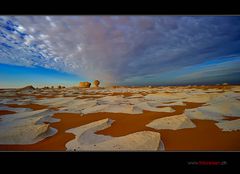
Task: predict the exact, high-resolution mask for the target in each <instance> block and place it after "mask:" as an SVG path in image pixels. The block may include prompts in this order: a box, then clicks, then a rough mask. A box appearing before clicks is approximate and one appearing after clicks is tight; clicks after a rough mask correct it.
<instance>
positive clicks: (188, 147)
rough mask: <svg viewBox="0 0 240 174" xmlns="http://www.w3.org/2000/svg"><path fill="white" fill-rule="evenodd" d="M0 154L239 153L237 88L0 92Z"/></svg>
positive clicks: (239, 135)
mask: <svg viewBox="0 0 240 174" xmlns="http://www.w3.org/2000/svg"><path fill="white" fill-rule="evenodd" d="M0 150H1V151H16V150H17V151H18V150H20V151H48V150H50V151H66V150H67V151H118V150H127V151H128V150H130V151H135V150H141V151H206V150H207V151H208V150H210V151H239V150H240V86H237V85H232V86H231V85H216V86H178V87H174V86H172V87H170V86H169V87H115V88H113V87H109V88H76V87H72V88H62V89H58V88H53V89H51V88H50V89H43V88H41V89H30V88H29V89H28V88H23V89H0Z"/></svg>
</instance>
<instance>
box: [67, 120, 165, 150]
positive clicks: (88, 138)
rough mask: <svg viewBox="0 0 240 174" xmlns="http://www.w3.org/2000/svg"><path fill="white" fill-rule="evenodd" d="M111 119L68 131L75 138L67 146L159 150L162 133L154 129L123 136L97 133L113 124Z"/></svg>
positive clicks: (75, 147) (72, 147) (76, 148)
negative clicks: (153, 130)
mask: <svg viewBox="0 0 240 174" xmlns="http://www.w3.org/2000/svg"><path fill="white" fill-rule="evenodd" d="M111 124H112V121H111V120H110V119H103V120H99V121H96V122H93V123H90V124H87V125H83V126H80V127H77V128H73V129H69V130H67V131H66V132H68V133H73V134H74V135H75V136H76V137H75V139H73V140H71V141H69V142H68V143H67V144H66V145H65V146H66V148H67V151H127V150H132V151H135V150H155V151H157V150H159V149H161V148H160V147H159V146H160V145H161V143H160V134H159V133H157V132H152V131H141V132H136V133H133V134H129V135H126V136H122V137H111V136H105V135H97V134H95V132H96V131H98V130H102V129H106V128H107V127H109V126H111Z"/></svg>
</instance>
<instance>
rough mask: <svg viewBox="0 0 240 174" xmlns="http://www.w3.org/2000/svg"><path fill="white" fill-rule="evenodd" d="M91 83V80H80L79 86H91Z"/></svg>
mask: <svg viewBox="0 0 240 174" xmlns="http://www.w3.org/2000/svg"><path fill="white" fill-rule="evenodd" d="M90 86H91V83H90V82H80V83H79V87H80V88H90Z"/></svg>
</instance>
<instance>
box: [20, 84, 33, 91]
mask: <svg viewBox="0 0 240 174" xmlns="http://www.w3.org/2000/svg"><path fill="white" fill-rule="evenodd" d="M27 90H35V88H34V87H33V86H32V85H29V86H25V87H23V88H20V89H18V90H17V91H27Z"/></svg>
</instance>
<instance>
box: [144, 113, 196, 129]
mask: <svg viewBox="0 0 240 174" xmlns="http://www.w3.org/2000/svg"><path fill="white" fill-rule="evenodd" d="M146 126H147V127H151V128H154V129H157V130H160V129H171V130H178V129H185V128H194V127H196V125H195V124H194V123H193V122H192V121H191V120H190V119H189V118H188V117H186V116H185V115H183V114H181V115H175V116H170V117H164V118H159V119H156V120H153V121H152V122H150V123H149V124H147V125H146Z"/></svg>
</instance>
